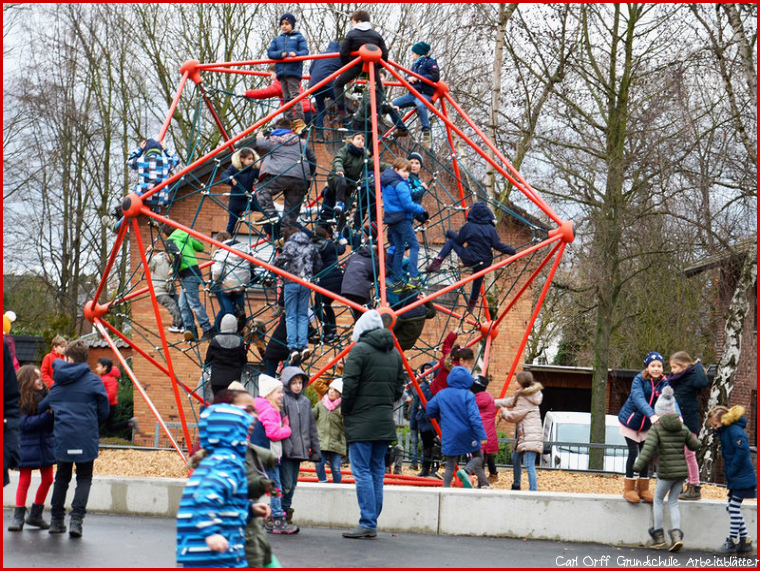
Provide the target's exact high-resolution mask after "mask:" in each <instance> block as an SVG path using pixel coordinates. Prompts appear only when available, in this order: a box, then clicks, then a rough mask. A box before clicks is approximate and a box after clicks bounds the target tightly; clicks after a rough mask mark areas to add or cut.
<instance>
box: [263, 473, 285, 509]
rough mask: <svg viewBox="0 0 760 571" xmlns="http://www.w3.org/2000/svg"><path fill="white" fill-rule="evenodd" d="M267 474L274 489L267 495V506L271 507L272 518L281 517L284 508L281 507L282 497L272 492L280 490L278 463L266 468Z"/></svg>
mask: <svg viewBox="0 0 760 571" xmlns="http://www.w3.org/2000/svg"><path fill="white" fill-rule="evenodd" d="M267 476H269V479H270V480H272V481H273V482H274V489H273V490H272V494H271V495H270V496H269V507H270V508H271V509H272V518H276V517H282V516H284V515H285V510H283V509H282V497H280V495H279V494H276V493H274V492H275V490H278V489H279V490H282V482H281V481H280V464H279V462H278V464H277V466H275V467H274V468H269V469H267Z"/></svg>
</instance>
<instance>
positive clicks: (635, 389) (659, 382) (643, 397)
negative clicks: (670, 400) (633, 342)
mask: <svg viewBox="0 0 760 571" xmlns="http://www.w3.org/2000/svg"><path fill="white" fill-rule="evenodd" d="M667 386H668V379H666V378H665V376H664V375H663V376H661V377H660V378H659V379H644V372H643V371H642V372H641V373H639V374H638V375H636V377H635V378H634V379H633V383H632V384H631V394H629V395H628V398H627V399H626V401H625V402H624V403H623V407H622V408H621V409H620V412H619V413H618V420H619V421H620V424H622V425H623V426H626V427H628V428H630V429H631V430H635V431H636V432H643V431H645V430H649V428H650V427H651V426H652V422H651V421H650V420H649V419H650V418H652V416H654V414H655V412H654V404H655V403H656V402H657V399H658V398H660V394H661V393H662V389H664V388H665V387H667ZM676 402H678V401H676Z"/></svg>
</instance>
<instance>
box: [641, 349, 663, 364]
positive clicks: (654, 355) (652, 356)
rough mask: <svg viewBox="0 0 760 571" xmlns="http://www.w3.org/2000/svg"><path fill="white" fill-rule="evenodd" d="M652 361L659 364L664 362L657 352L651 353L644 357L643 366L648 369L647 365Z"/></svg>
mask: <svg viewBox="0 0 760 571" xmlns="http://www.w3.org/2000/svg"><path fill="white" fill-rule="evenodd" d="M652 361H659V362H660V363H664V362H665V360H664V359H663V358H662V355H660V354H659V353H658V352H657V351H652V352H651V353H649V354H648V355H647V356H646V357H644V366H645V367H648V366H649V363H651V362H652Z"/></svg>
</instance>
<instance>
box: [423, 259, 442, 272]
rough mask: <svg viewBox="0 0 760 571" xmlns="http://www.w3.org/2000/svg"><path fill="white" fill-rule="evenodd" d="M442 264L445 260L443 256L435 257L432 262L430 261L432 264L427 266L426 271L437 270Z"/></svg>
mask: <svg viewBox="0 0 760 571" xmlns="http://www.w3.org/2000/svg"><path fill="white" fill-rule="evenodd" d="M441 264H443V260H442V259H441V258H435V259H434V260H433V261H432V262H430V265H429V266H428V267H427V268H425V271H426V272H427V273H429V274H431V273H433V272H437V271H439V270H440V269H441Z"/></svg>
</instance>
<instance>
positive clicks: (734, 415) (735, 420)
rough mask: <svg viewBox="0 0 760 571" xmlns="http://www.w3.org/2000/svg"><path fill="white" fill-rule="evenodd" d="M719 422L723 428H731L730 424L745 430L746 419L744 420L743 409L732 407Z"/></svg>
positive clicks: (741, 407)
mask: <svg viewBox="0 0 760 571" xmlns="http://www.w3.org/2000/svg"><path fill="white" fill-rule="evenodd" d="M720 422H721V424H722V425H723V426H731V425H732V424H735V425H736V426H738V427H739V428H742V429H744V428H746V427H747V419H746V418H744V407H743V406H732V407H731V409H730V410H729V411H728V412H727V413H726V414H724V415H723V418H721V419H720Z"/></svg>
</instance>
